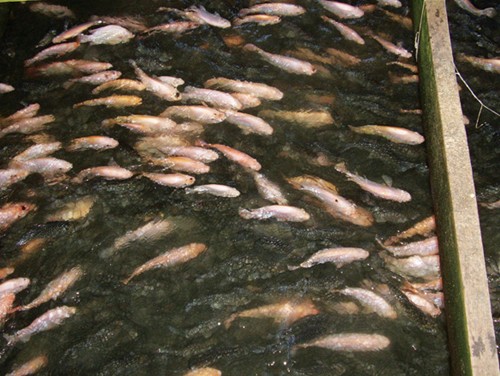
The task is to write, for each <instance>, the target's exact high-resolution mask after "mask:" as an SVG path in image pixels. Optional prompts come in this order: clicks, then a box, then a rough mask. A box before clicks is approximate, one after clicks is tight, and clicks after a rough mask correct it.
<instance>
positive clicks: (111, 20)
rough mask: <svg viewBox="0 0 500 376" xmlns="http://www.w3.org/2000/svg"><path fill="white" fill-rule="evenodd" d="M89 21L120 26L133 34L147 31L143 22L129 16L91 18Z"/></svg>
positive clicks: (138, 18) (140, 19)
mask: <svg viewBox="0 0 500 376" xmlns="http://www.w3.org/2000/svg"><path fill="white" fill-rule="evenodd" d="M90 21H91V22H92V21H100V22H103V23H106V24H109V25H118V26H122V27H124V28H125V29H127V30H130V31H132V32H134V33H140V32H142V31H144V30H146V29H147V26H146V25H145V24H144V20H143V19H142V18H140V17H131V16H121V17H113V16H91V17H90Z"/></svg>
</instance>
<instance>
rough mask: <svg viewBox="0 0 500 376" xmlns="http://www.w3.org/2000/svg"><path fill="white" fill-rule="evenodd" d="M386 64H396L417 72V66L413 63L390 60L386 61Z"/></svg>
mask: <svg viewBox="0 0 500 376" xmlns="http://www.w3.org/2000/svg"><path fill="white" fill-rule="evenodd" d="M386 65H397V66H398V67H401V68H404V69H407V70H409V71H410V72H412V73H418V67H417V66H416V65H414V64H409V63H403V62H401V61H391V62H389V63H386Z"/></svg>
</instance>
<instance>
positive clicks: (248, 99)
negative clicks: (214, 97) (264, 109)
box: [230, 93, 262, 109]
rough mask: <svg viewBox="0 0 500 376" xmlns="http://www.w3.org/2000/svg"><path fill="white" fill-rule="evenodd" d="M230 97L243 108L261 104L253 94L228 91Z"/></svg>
mask: <svg viewBox="0 0 500 376" xmlns="http://www.w3.org/2000/svg"><path fill="white" fill-rule="evenodd" d="M230 94H231V96H232V97H234V98H236V99H237V100H238V101H239V102H240V103H241V106H242V109H244V108H253V107H257V106H260V105H261V103H262V102H261V101H260V99H259V98H257V97H256V96H255V95H253V94H245V93H230Z"/></svg>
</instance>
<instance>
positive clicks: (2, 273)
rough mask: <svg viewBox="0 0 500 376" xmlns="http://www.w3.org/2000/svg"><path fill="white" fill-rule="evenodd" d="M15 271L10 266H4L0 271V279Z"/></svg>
mask: <svg viewBox="0 0 500 376" xmlns="http://www.w3.org/2000/svg"><path fill="white" fill-rule="evenodd" d="M14 271H15V269H14V268H13V267H11V266H6V267H4V268H1V269H0V279H5V278H7V277H8V276H9V275H11V274H12V273H14Z"/></svg>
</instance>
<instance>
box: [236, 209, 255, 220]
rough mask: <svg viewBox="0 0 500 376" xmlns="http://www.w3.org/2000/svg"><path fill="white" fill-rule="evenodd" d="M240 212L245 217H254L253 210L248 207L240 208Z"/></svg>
mask: <svg viewBox="0 0 500 376" xmlns="http://www.w3.org/2000/svg"><path fill="white" fill-rule="evenodd" d="M238 214H239V215H240V217H241V218H243V219H251V218H252V212H251V211H250V210H248V209H243V208H239V209H238Z"/></svg>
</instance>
